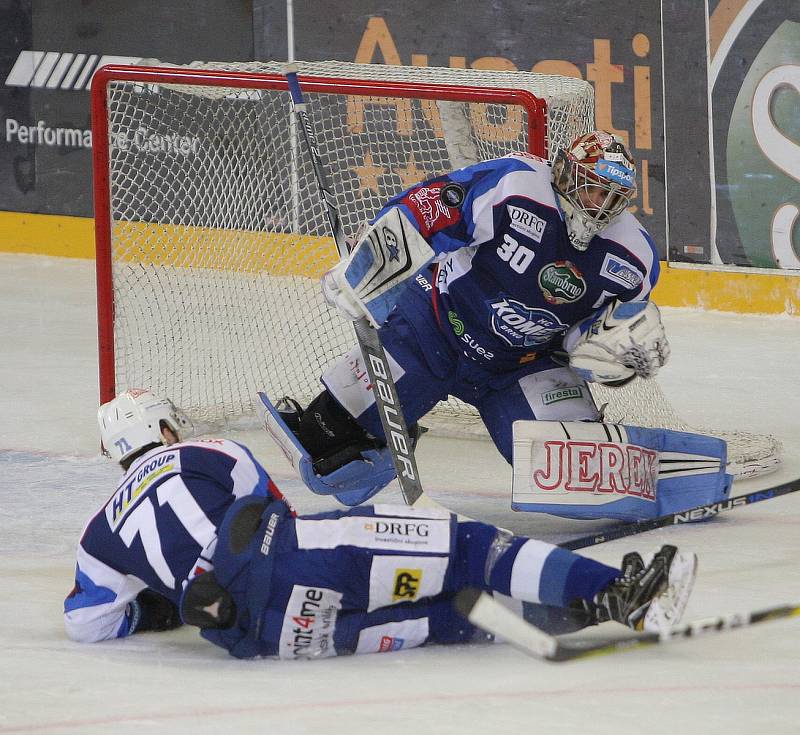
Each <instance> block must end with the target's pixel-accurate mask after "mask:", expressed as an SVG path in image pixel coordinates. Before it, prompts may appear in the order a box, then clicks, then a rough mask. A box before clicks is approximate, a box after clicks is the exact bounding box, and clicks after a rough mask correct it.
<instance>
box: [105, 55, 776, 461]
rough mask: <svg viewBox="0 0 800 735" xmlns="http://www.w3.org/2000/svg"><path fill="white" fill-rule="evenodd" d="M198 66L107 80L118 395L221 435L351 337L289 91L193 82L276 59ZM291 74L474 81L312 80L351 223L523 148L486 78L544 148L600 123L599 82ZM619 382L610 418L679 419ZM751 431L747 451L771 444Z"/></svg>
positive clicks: (477, 74) (658, 399) (301, 384)
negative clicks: (346, 86)
mask: <svg viewBox="0 0 800 735" xmlns="http://www.w3.org/2000/svg"><path fill="white" fill-rule="evenodd" d="M190 67H191V68H193V69H195V70H197V71H202V74H200V75H199V79H195V80H193V81H192V83H187V84H168V83H151V82H142V81H141V80H125V79H119V80H114V81H111V82H109V84H108V87H107V92H106V101H107V109H108V125H109V153H108V173H109V177H110V180H109V188H110V209H111V232H110V237H109V247H110V250H111V263H112V266H111V267H112V283H113V315H114V326H113V334H114V337H113V341H114V372H115V375H114V378H113V379H114V383H115V386H116V390H118V391H119V390H122V389H125V388H129V387H148V388H150V389H152V390H154V391H157V392H160V393H163V394H165V395H168V396H170V397H171V398H172V399H173V400H174V401H175V402H176V403H177V404H178V405H180V406H181V407H182V408H183V409H184V410H185V411H186V412H187V414H188V415H189V416H190V417H191V418H192V419H193V420H194V421H195V422H196V423H198V424H200V425H203V426H207V427H214V428H217V427H220V426H221V425H226V424H227V425H232V424H233V425H235V424H236V423H238V422H240V421H242V420H243V421H245V422H246V421H248V420H252V418H251V417H252V415H253V411H254V401H255V396H256V391H258V390H265V391H266V392H267V393H268V394H269V395H271V396H273V397H279V396H281V395H291V396H293V397H294V398H297V399H298V400H299V401H300V402H301V403H303V404H304V403H306V402H307V401H309V400H310V399H311V398H312V397H313V396H314V395H316V394H317V393H318V392H319V390H320V383H319V376H320V374H321V372H322V370H323V369H324V368H325V367H326V366H327V365H328V364H330V363H331V361H332V360H334V359H335V358H336V357H337V356H339V355H341V354H342V353H344V352H346V351H347V350H348V349H349V348H350V347H351V346H352V345H353V344H354V341H355V340H354V334H353V331H352V326H351V325H350V324H349V323H347V322H345V321H344V320H343V319H341V318H340V317H339V316H338V315H337V314H336V313H335V312H333V311H331V310H330V309H329V308H328V307H327V306H326V305H325V303H324V301H323V300H322V297H321V295H320V291H319V287H318V283H317V281H318V278H319V276H320V275H321V274H322V273H323V272H324V271H325V270H327V269H328V268H330V267H331V266H332V265H333V264H334V263H335V262H336V259H337V255H336V249H335V246H334V244H333V241H332V240H331V238H330V237H329V235H328V227H327V220H326V217H325V209H324V207H323V206H322V205H321V203H320V197H319V195H318V192H317V188H316V183H315V178H314V173H313V169H312V167H311V162H310V159H309V156H308V154H307V152H306V151H304V150H303V148H302V144H301V143H300V138H299V136H298V131H297V129H296V127H295V122H294V117H293V115H292V110H291V106H290V102H289V95H288V93H287V92H286V91H283V90H267V89H255V88H240V87H237V88H232V87H220V86H212V85H204V84H203V83H202V79H203V76H202V75H203V74H205V75H208V76H213V74H214V71H236V72H246V73H249V74H253V75H258V74H280V73H281V65H280V64H278V63H275V62H271V63H257V62H252V63H250V62H248V63H235V64H197V63H196V64H192V65H190ZM299 73H300V74H301V77H302V76H308V77H326V78H330V77H333V78H340V79H358V80H370V79H371V80H388V81H391V82H407V83H411V84H415V85H417V84H426V83H429V84H437V85H441V84H446V85H454V86H456V85H457V86H460V87H464V86H467V87H471V88H474V89H475V90H476V91H475V92H474V101H470V102H460V101H455V100H448V99H434V100H432V99H423V98H415V97H381V96H375V95H367V96H365V95H355V94H344V93H337V92H329V91H328V92H324V93H323V92H319V93H318V92H314V91H308V90H306V92H305V96H306V102H307V104H308V113H309V116H310V118H311V120H312V121H313V124H314V127H315V132H316V135H317V139H318V143H319V148H320V151H319V152H320V155H321V158H322V161H323V165H324V167H325V169H326V171H327V172H328V176H329V180H330V182H331V184H332V186H333V193H334V195H335V198H336V201H337V206H338V210H339V213H340V215H341V218H342V225H343V228H344V231H345V232H355V230H356V229H357V228H358V226H359V225H360V223H361V222H363V221H364V220H365V219H367V218H369V217H371V216H372V215H373V214H374V213H375V212H376V211H377V210H378V209H379V208H380V207H381V206H382V204H383V202H385V200H386V199H387V198H389V197H390V196H392V195H393V194H395V193H397V192H399V191H401V190H403V189H405V188H407V187H408V186H410V185H412V184H414V183H416V182H418V181H421V180H423V179H425V178H429V177H431V176H435V175H438V174H440V173H443V172H445V171H448V170H451V169H453V168H458V167H461V166H464V165H468V164H470V163H473V162H475V161H478V160H485V159H488V158H492V157H496V156H500V155H505V154H507V153H510V152H512V151H525V150H530V149H531V148H532V144H533V142H534V141H530V140H528V133H527V130H528V128H527V124H526V123H527V116H528V112H527V111H526V110H525V109H524V108H523V107H522V106H519V105H499V104H496V103H487V102H482V101H481V99H480V91H479V89H480V88H481V87H483V88H486V87H493V88H514V89H527V90H529V91H531V92H533V93H534V94H535V95H536V96H537V97H539V98H541V99H544V100H545V101H546V102H547V115H548V116H547V133H546V139H545V140H544V141H538V143H539V145H540V146H542V148H541V149H542V150H546V151H547V153H548V155H549V156H550V157H552V155H553V154H554V153H555V151H556V150H557V148H558V147H559V146H561V145H563V144H566V143H568V142H569V141H570V140H571V139H572V138H573V137H575V135H577V134H579V133H581V132H585V131H586V130H589V129H591V127H592V123H593V114H594V100H593V94H592V89H591V86H590V85H588V84H587V83H585V82H583V81H581V80H576V79H571V78H567V77H555V76H549V75H539V74H529V73H523V72H485V71H475V70H466V69H434V68H420V67H398V66H379V65H357V64H347V63H340V62H319V63H300V64H299ZM629 392H630V394H631V395H629V396H628V395H623V393H622V392H613V393H610V392H607V391H606V393H608V395H605V394H604V395H602V396H600V398H599V400H600V402H601V403H605V402H606V401H610V405H609V408H608V409H607V417H608V418H609V420H625V421H627V422H628V423H635V424H638V425H645V426H657V425H664V426H668V427H671V428H677V429H685V428H686V426H685V424H683V422H681V421H680V419H678V418H677V417H676V416H675V415H674V413H673V412H672V409H671V407H669V404H668V402H667V401H666V399H665V398H664V397H663V395H662V394H661V392H660V391H658V389H657V386H655V385H654V384H652V381H651V382H650V383H649V384H644V383H643V384H641V385H637V386H636V387H635V388H634V389H633V390H631V391H629ZM615 416H618V417H621V418H619V419H617V418H614V417H615ZM426 422H427V421H426ZM430 423H432V424H434V425H435V426H437V427H439V428H442V427H446V430H449V431H452V432H455V433H464V432H466V433H471V432H474V431H475V428H474V424H476V423H479V420H478V418H477V414H476V412H475V411H474V410H473V409H472V408H471V407H469V406H466V405H465V404H462V403H460V402H458V401H455V400H450V401H447V402H443V403H442V404H440V405H439V407H437V409H436V410H435V412H434V415H433V416H432V417H431V418H430ZM470 425H472V426H473V428H469V427H470ZM716 433H719V432H716ZM726 438H727V437H726ZM729 441H730V440H729ZM737 441H739V440H738V439H737ZM759 441H761V439H760V438H759V437H752V439H750V438H747V437H746V438H745V439H744V440H743V441H742V442H740V443H743V444H744V448H745V449H746V452H749V454H753V453H755V454H757V455H766V454H769V452H770V451H772V448H771V446H762V445H763V441H761V444H759Z"/></svg>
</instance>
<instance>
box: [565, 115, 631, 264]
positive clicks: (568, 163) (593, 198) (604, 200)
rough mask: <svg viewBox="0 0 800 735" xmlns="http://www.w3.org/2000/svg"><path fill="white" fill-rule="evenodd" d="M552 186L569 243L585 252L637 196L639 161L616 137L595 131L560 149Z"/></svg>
mask: <svg viewBox="0 0 800 735" xmlns="http://www.w3.org/2000/svg"><path fill="white" fill-rule="evenodd" d="M553 186H554V188H555V190H556V192H557V193H558V194H559V199H560V200H561V206H562V208H563V210H564V214H565V219H566V225H567V232H568V233H569V239H570V242H571V243H572V244H573V246H574V247H575V248H576V249H577V250H581V251H583V250H586V248H587V247H588V246H589V241H590V240H591V239H592V238H593V237H594V236H595V235H596V234H597V233H598V232H600V231H601V230H602V229H603V228H604V227H607V226H608V224H609V223H610V222H611V220H613V219H614V217H616V216H618V215H619V214H621V213H622V212H623V211H624V210H625V208H626V207H627V206H628V205H629V204H630V201H631V199H632V198H633V197H634V196H636V164H635V163H634V162H633V159H632V158H631V156H630V154H629V153H628V151H627V150H626V149H625V146H624V145H623V143H622V141H621V140H620V139H619V138H618V137H617V136H614V135H611V134H609V133H606V132H604V131H602V130H596V131H594V132H592V133H587V134H586V135H582V136H580V137H579V138H576V139H575V140H574V141H573V142H572V144H571V145H570V147H569V149H568V150H564V149H563V148H562V149H561V150H560V151H559V152H558V154H557V155H556V160H555V162H554V163H553Z"/></svg>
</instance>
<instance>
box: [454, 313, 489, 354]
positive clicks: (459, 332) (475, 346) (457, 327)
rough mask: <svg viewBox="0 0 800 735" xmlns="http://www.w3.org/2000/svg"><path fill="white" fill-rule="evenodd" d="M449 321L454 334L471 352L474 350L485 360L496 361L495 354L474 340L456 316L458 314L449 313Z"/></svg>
mask: <svg viewBox="0 0 800 735" xmlns="http://www.w3.org/2000/svg"><path fill="white" fill-rule="evenodd" d="M447 321H448V322H450V326H451V327H452V328H453V334H455V335H456V337H458V338H459V339H460V340H461V341H462V342H463V343H464V344H465V345H467V346H468V347H469V348H470V349H471V350H474V351H475V352H476V353H477V354H478V355H480V356H481V357H482V358H484V359H485V360H492V359H494V352H489V350H487V349H486V348H485V347H482V346H481V345H480V344H479V343H478V341H477V340H476V339H473V337H472V335H470V333H469V332H467V331H465V329H464V322H462V321H461V319H459V318H458V314H456V312H454V311H448V312H447Z"/></svg>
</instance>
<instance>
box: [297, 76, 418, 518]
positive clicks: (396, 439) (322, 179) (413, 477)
mask: <svg viewBox="0 0 800 735" xmlns="http://www.w3.org/2000/svg"><path fill="white" fill-rule="evenodd" d="M285 74H286V80H287V82H288V84H289V93H290V94H291V98H292V108H293V110H294V113H295V115H296V117H297V121H298V123H299V126H300V129H301V131H302V134H303V139H304V140H305V143H306V147H307V148H308V151H309V154H310V156H311V162H312V165H313V168H314V175H315V177H316V179H317V184H318V186H319V190H320V193H321V194H322V199H323V201H324V203H325V212H326V214H327V218H328V224H329V226H330V229H331V234H332V235H333V239H334V241H335V242H336V249H337V250H338V251H339V255H340V256H341V257H344V256H345V255H347V244H346V243H345V237H344V231H343V230H342V224H341V219H340V217H339V210H338V209H337V207H336V198H335V197H334V194H333V191H332V189H331V188H330V186H329V183H328V177H327V175H326V173H325V169H324V168H323V166H322V158H321V156H320V153H319V147H318V145H317V137H316V134H315V133H314V127H313V125H312V124H311V120H310V118H309V117H308V114H307V113H306V106H305V102H304V100H303V91H302V89H301V87H300V81H299V79H298V78H297V71H296V69H294V68H292V67H290V66H287V68H286V69H285ZM354 327H355V331H356V337H357V339H358V345H359V347H360V348H361V352H362V353H363V355H364V361H365V362H366V369H367V375H369V379H370V383H371V385H372V393H373V395H374V397H375V403H376V405H377V407H378V415H379V416H380V419H381V425H382V426H383V431H384V434H385V435H386V443H387V445H388V447H389V451H390V452H391V454H392V463H393V464H394V468H395V471H396V472H397V480H398V482H399V483H400V491H401V492H402V494H403V499H404V500H405V502H406V504H407V505H414V503H416V502H417V501H418V500H419V499H420V498H421V497H422V495H423V493H424V491H423V489H422V483H421V482H420V479H419V470H418V469H417V461H416V458H415V457H414V450H413V445H412V443H411V437H410V436H409V433H408V425H407V424H406V420H405V417H404V416H403V411H402V408H401V406H400V399H399V397H398V395H397V387H396V386H395V384H394V379H393V378H392V373H391V370H390V368H389V361H388V360H387V359H386V353H385V352H384V349H383V345H381V342H380V338H379V337H378V332H377V330H375V329H373V328H372V327H371V326H370V324H369V322H368V321H367V319H366V317H364V318H362V319H359V320H358V321H357V322H355V324H354Z"/></svg>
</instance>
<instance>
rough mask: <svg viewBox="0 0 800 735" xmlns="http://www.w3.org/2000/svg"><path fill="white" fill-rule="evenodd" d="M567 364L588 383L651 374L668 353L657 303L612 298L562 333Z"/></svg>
mask: <svg viewBox="0 0 800 735" xmlns="http://www.w3.org/2000/svg"><path fill="white" fill-rule="evenodd" d="M564 348H565V350H566V352H567V355H568V356H569V366H570V367H571V368H572V369H573V370H574V371H575V372H576V373H578V375H580V376H581V377H582V378H583V379H584V380H587V381H589V382H590V383H606V384H609V385H614V384H620V385H621V384H623V383H626V382H628V381H629V380H630V379H631V378H633V377H634V376H635V375H638V376H640V377H642V378H652V377H653V376H654V375H655V374H656V373H657V372H658V369H659V368H660V367H661V366H662V365H664V364H665V363H666V361H667V358H668V357H669V354H670V348H669V342H668V341H667V336H666V334H665V333H664V325H663V324H662V323H661V313H660V312H659V310H658V307H657V306H656V305H655V304H654V303H652V302H650V301H647V302H644V301H627V302H619V301H612V302H611V303H610V304H608V305H607V306H605V307H603V308H602V309H600V310H599V311H598V312H597V313H596V314H595V315H594V316H593V317H589V318H588V319H584V320H583V321H582V322H579V323H578V324H576V325H575V326H573V327H572V328H571V329H570V330H569V331H568V332H567V334H566V335H565V337H564Z"/></svg>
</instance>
